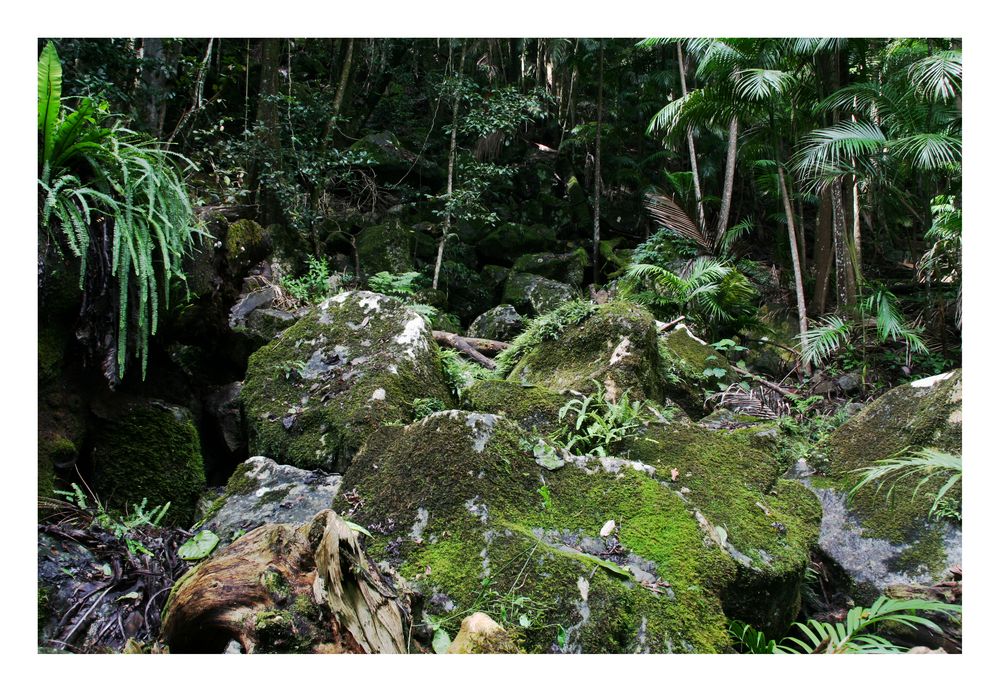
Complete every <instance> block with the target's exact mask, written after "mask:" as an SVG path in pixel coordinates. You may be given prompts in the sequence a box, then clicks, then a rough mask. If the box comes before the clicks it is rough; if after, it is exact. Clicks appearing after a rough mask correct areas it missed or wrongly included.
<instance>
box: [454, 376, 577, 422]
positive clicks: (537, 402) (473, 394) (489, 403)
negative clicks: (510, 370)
mask: <svg viewBox="0 0 1000 692" xmlns="http://www.w3.org/2000/svg"><path fill="white" fill-rule="evenodd" d="M462 397H463V400H464V401H465V403H466V405H467V408H469V409H470V410H472V411H485V412H487V413H499V414H502V415H503V416H504V417H505V418H507V419H509V420H512V421H514V422H515V423H517V424H518V425H520V426H521V427H522V428H524V430H526V431H528V432H534V433H537V434H539V435H550V434H552V433H554V432H555V431H556V430H557V429H558V428H559V409H560V408H562V407H563V405H564V404H565V403H566V402H567V401H568V400H569V399H570V397H569V396H568V395H564V394H559V393H558V392H554V391H552V390H551V389H549V388H547V387H543V386H541V385H523V384H519V383H517V382H511V381H509V380H478V381H476V382H475V383H474V384H473V385H472V386H471V387H469V388H468V389H466V390H465V391H464V392H463V393H462Z"/></svg>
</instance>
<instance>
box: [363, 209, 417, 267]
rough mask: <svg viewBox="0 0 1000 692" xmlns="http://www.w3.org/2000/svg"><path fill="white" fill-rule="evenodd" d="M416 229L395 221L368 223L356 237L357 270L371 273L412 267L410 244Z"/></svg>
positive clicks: (414, 239)
mask: <svg viewBox="0 0 1000 692" xmlns="http://www.w3.org/2000/svg"><path fill="white" fill-rule="evenodd" d="M416 234H417V231H415V230H413V229H412V228H407V227H406V226H404V225H402V224H401V223H399V222H398V221H389V222H386V223H384V224H381V225H379V226H369V227H368V228H366V229H364V230H363V231H361V233H359V234H358V238H357V249H358V262H359V263H360V265H361V270H362V271H363V272H364V273H365V274H366V275H367V276H372V275H373V274H378V273H379V272H389V273H390V274H402V273H404V272H410V271H413V270H414V263H413V258H414V248H415V247H416V243H417V236H416Z"/></svg>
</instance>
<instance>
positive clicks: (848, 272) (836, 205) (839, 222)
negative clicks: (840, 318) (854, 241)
mask: <svg viewBox="0 0 1000 692" xmlns="http://www.w3.org/2000/svg"><path fill="white" fill-rule="evenodd" d="M832 236H833V259H834V264H835V266H836V276H837V308H838V309H840V310H844V309H850V308H853V307H854V304H855V303H856V302H857V292H856V287H855V285H854V271H853V269H852V267H851V252H850V248H849V247H848V240H847V222H846V219H845V214H844V192H843V188H842V183H841V181H839V180H838V181H837V182H835V183H834V184H833V229H832Z"/></svg>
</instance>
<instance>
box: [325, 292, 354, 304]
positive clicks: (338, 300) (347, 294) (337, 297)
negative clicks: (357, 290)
mask: <svg viewBox="0 0 1000 692" xmlns="http://www.w3.org/2000/svg"><path fill="white" fill-rule="evenodd" d="M350 297H351V293H350V291H344V292H343V293H338V294H337V295H335V296H333V297H332V298H330V299H329V300H327V301H324V303H323V304H324V305H326V304H327V303H330V302H334V303H336V304H337V305H343V303H344V301H346V300H347V299H348V298H350Z"/></svg>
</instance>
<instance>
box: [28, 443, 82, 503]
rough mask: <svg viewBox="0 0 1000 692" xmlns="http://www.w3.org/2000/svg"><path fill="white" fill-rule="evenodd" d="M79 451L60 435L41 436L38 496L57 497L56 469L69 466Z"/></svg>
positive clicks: (39, 444)
mask: <svg viewBox="0 0 1000 692" xmlns="http://www.w3.org/2000/svg"><path fill="white" fill-rule="evenodd" d="M78 454H79V451H78V450H77V448H76V445H75V444H73V441H72V440H70V439H68V438H66V437H63V436H62V435H59V434H44V433H42V434H40V435H39V438H38V496H39V497H55V493H54V490H55V482H56V467H57V466H63V467H65V466H68V465H70V464H72V462H73V460H74V459H76V458H77V456H78Z"/></svg>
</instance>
